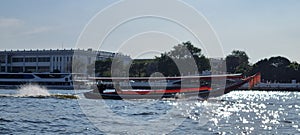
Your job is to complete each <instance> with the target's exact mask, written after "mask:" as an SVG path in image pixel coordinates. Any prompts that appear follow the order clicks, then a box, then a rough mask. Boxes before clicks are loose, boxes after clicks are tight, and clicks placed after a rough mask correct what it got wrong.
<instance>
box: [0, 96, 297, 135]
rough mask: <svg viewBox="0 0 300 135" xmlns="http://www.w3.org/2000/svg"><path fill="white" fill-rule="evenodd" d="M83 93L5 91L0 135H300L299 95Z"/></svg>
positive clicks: (0, 102) (0, 110)
mask: <svg viewBox="0 0 300 135" xmlns="http://www.w3.org/2000/svg"><path fill="white" fill-rule="evenodd" d="M31 92H32V91H31ZM33 92H34V91H33ZM82 92H84V91H79V93H78V92H74V91H62V90H49V94H50V95H57V94H60V95H73V94H74V93H76V95H77V96H78V97H79V99H71V98H68V97H67V98H57V97H55V96H36V95H35V96H32V95H31V96H29V95H27V94H25V95H24V94H23V95H20V93H19V91H17V90H0V134H107V133H108V134H168V133H169V134H300V122H299V121H300V111H299V109H300V104H299V100H300V93H298V92H263V91H233V92H231V93H229V94H227V95H223V96H221V97H218V98H212V99H209V100H208V101H200V100H197V99H192V98H191V99H180V100H129V101H117V100H90V99H85V98H83V96H82V94H80V93H82ZM77 96H76V97H77Z"/></svg>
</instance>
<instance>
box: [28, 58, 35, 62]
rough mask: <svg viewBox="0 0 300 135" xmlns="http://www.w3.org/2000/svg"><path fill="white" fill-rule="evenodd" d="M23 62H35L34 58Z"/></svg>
mask: <svg viewBox="0 0 300 135" xmlns="http://www.w3.org/2000/svg"><path fill="white" fill-rule="evenodd" d="M25 62H36V58H25Z"/></svg>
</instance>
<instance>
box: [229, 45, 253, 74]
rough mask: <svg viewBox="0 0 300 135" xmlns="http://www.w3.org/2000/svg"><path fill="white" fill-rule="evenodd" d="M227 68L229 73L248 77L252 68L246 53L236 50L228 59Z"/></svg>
mask: <svg viewBox="0 0 300 135" xmlns="http://www.w3.org/2000/svg"><path fill="white" fill-rule="evenodd" d="M226 68H227V72H229V73H243V74H245V75H248V73H249V71H250V69H251V67H250V65H249V57H248V55H247V54H246V52H244V51H239V50H234V51H232V53H231V54H230V55H228V56H227V57H226Z"/></svg>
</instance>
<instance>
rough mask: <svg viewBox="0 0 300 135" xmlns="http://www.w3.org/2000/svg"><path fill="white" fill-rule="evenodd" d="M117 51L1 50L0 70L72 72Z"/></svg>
mask: <svg viewBox="0 0 300 135" xmlns="http://www.w3.org/2000/svg"><path fill="white" fill-rule="evenodd" d="M114 56H115V53H112V52H105V51H94V50H92V49H88V50H81V49H61V50H59V49H57V50H53V49H50V50H45V49H43V50H10V51H7V50H4V51H0V72H6V73H26V72H27V73H30V72H33V73H42V72H61V73H71V72H72V70H73V69H72V66H74V65H78V66H77V67H78V68H76V69H79V67H83V68H82V70H84V71H77V72H81V73H84V72H86V71H85V70H86V66H88V65H90V64H92V63H93V62H94V61H95V60H104V59H108V58H113V57H114Z"/></svg>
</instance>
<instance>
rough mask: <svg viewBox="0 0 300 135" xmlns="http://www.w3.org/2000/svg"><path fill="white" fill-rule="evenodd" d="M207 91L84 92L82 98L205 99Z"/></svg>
mask: <svg viewBox="0 0 300 135" xmlns="http://www.w3.org/2000/svg"><path fill="white" fill-rule="evenodd" d="M208 95H209V90H202V91H197V92H183V93H180V92H178V93H177V92H176V93H163V94H162V93H151V94H122V93H119V94H118V93H116V92H114V93H101V94H100V93H99V92H94V91H90V92H86V93H84V96H85V97H86V98H88V99H114V100H123V99H164V98H187V97H200V98H207V97H208Z"/></svg>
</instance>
